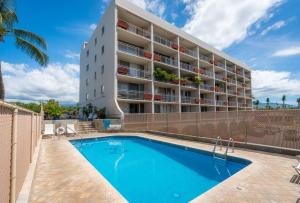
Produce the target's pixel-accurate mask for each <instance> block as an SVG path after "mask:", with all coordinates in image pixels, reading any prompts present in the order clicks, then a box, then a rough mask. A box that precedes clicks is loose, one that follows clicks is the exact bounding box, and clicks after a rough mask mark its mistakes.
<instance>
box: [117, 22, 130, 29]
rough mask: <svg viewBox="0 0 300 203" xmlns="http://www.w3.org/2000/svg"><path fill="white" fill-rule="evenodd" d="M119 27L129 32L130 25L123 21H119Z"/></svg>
mask: <svg viewBox="0 0 300 203" xmlns="http://www.w3.org/2000/svg"><path fill="white" fill-rule="evenodd" d="M118 26H119V27H121V28H123V29H125V30H127V29H128V27H129V25H128V23H127V22H125V21H123V20H118Z"/></svg>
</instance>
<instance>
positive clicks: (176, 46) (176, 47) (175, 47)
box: [171, 42, 178, 50]
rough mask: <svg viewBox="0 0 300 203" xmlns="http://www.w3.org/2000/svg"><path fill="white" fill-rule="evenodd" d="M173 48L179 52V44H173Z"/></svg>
mask: <svg viewBox="0 0 300 203" xmlns="http://www.w3.org/2000/svg"><path fill="white" fill-rule="evenodd" d="M171 47H172V48H173V49H176V50H178V44H176V43H175V42H173V43H172V44H171Z"/></svg>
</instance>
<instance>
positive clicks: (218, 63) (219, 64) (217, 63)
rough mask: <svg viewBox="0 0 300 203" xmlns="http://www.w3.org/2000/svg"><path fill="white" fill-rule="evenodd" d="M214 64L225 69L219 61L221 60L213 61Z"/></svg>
mask: <svg viewBox="0 0 300 203" xmlns="http://www.w3.org/2000/svg"><path fill="white" fill-rule="evenodd" d="M214 65H215V66H217V67H219V68H222V69H225V64H224V63H221V62H218V61H214Z"/></svg>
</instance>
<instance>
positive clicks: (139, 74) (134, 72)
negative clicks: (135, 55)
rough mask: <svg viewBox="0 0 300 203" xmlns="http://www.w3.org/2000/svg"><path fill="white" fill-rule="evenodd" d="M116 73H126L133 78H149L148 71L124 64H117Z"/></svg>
mask: <svg viewBox="0 0 300 203" xmlns="http://www.w3.org/2000/svg"><path fill="white" fill-rule="evenodd" d="M118 74H120V75H127V76H130V77H134V78H142V79H151V74H150V73H148V72H145V71H144V70H141V69H137V68H132V67H127V66H124V65H120V64H119V66H118Z"/></svg>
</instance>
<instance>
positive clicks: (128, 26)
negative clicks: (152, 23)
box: [118, 19, 151, 39]
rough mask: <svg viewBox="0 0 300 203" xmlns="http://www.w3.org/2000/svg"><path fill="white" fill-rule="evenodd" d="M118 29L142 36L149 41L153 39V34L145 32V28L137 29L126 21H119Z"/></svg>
mask: <svg viewBox="0 0 300 203" xmlns="http://www.w3.org/2000/svg"><path fill="white" fill-rule="evenodd" d="M118 27H120V28H122V29H124V30H127V31H129V32H132V33H134V34H137V35H140V36H142V37H145V38H147V39H150V38H151V34H150V32H148V31H147V30H144V29H143V28H140V27H137V26H135V25H133V24H131V23H128V22H126V21H124V20H120V19H119V20H118Z"/></svg>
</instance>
